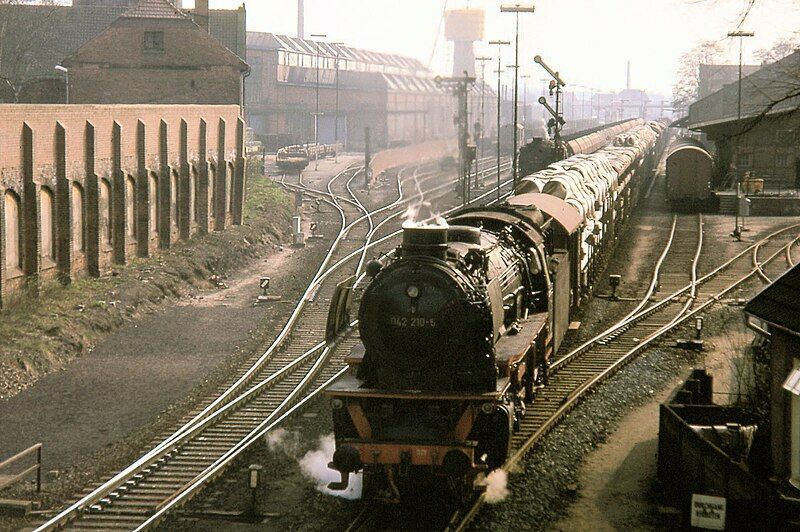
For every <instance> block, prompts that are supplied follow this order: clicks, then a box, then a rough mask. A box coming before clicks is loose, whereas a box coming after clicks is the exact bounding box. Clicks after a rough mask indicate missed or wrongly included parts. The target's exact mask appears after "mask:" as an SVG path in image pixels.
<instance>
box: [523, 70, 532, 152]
mask: <svg viewBox="0 0 800 532" xmlns="http://www.w3.org/2000/svg"><path fill="white" fill-rule="evenodd" d="M530 77H531V75H530V74H523V75H521V76H520V78H522V132H523V137H522V143H523V144H525V136H524V135H525V126H526V125H527V124H525V118H526V116H527V115H528V78H530Z"/></svg>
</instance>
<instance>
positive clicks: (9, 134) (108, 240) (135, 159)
mask: <svg viewBox="0 0 800 532" xmlns="http://www.w3.org/2000/svg"><path fill="white" fill-rule="evenodd" d="M244 164H245V163H244V122H243V121H242V119H241V117H240V112H239V107H238V106H236V105H0V306H2V304H3V303H4V302H7V301H8V300H9V299H10V298H12V297H14V295H15V294H17V293H18V292H20V291H21V290H22V289H23V288H26V287H27V288H30V289H32V290H34V291H35V290H36V288H37V287H38V286H39V284H40V283H41V282H42V281H47V280H53V279H57V280H59V281H61V282H62V283H68V282H70V280H71V279H73V278H75V277H76V276H94V277H97V276H100V275H102V274H103V273H104V272H105V271H107V270H108V269H109V268H110V267H111V266H112V265H114V264H125V263H126V262H127V261H128V260H130V258H132V257H148V256H151V255H152V254H154V253H157V252H158V250H160V249H168V248H170V247H171V246H172V245H174V244H175V243H176V242H178V241H179V240H186V239H189V238H190V237H191V236H192V235H194V234H205V233H207V232H208V231H222V230H225V229H226V228H227V227H229V226H230V225H238V224H241V222H242V207H243V203H244V191H245V182H244V180H245V171H244Z"/></svg>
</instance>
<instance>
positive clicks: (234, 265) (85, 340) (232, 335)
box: [0, 156, 357, 530]
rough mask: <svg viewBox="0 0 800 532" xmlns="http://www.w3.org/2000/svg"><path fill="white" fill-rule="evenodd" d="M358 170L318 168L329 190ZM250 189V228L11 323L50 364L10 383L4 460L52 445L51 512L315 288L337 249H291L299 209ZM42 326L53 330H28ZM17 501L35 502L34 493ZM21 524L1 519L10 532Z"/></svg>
mask: <svg viewBox="0 0 800 532" xmlns="http://www.w3.org/2000/svg"><path fill="white" fill-rule="evenodd" d="M355 160H357V157H355V156H343V157H340V158H339V162H338V163H334V162H333V161H332V160H325V161H321V162H320V168H319V172H318V174H319V175H320V176H323V177H326V178H327V177H329V176H330V175H333V174H335V173H338V172H339V171H341V169H343V168H345V167H346V166H348V165H350V164H352V163H353V162H354V161H355ZM252 167H253V168H257V165H252ZM272 170H275V172H277V169H271V168H269V167H268V168H267V171H268V172H269V171H272ZM313 174H314V172H313V171H312V172H309V175H313ZM250 177H251V179H250V183H249V190H248V194H249V196H248V201H249V202H250V205H249V207H250V209H249V213H250V215H249V217H248V218H247V219H246V220H245V224H244V225H243V226H241V227H238V228H235V229H234V230H231V231H226V232H224V233H213V234H210V235H208V236H206V237H199V238H195V239H193V240H192V241H190V242H189V243H188V244H186V245H183V246H181V247H178V248H176V249H174V250H173V251H170V252H167V253H164V254H160V255H159V256H158V257H156V258H154V259H150V260H148V261H140V262H136V263H133V264H132V265H130V266H128V267H124V268H121V269H120V271H119V274H118V275H116V276H113V277H108V278H104V279H102V280H95V281H88V280H87V281H79V282H78V283H75V284H76V285H78V286H73V287H70V288H68V289H67V290H66V292H67V294H66V297H65V298H64V300H63V301H59V300H57V299H55V298H51V299H49V300H48V301H50V306H49V307H48V308H41V307H44V304H43V303H42V305H41V306H39V305H38V303H39V302H38V301H37V302H36V303H37V305H36V306H33V304H31V306H30V307H27V306H23V305H20V307H19V308H17V309H12V310H11V311H10V312H9V313H8V314H7V316H8V321H6V320H5V319H4V322H3V323H4V325H3V327H4V328H5V327H6V326H9V328H10V325H11V323H13V324H14V326H15V327H16V331H17V333H16V334H17V336H15V338H17V339H19V338H37V337H41V338H42V341H41V343H40V344H34V345H33V346H32V347H33V348H31V347H29V348H28V349H27V350H26V354H27V356H28V357H31V353H33V354H34V355H38V356H39V357H41V360H42V362H36V361H35V360H32V359H31V358H28V359H26V360H25V363H24V364H23V362H22V361H18V362H19V368H18V369H17V368H13V369H14V371H10V370H7V369H6V368H4V371H3V372H2V373H0V374H2V378H3V379H4V382H3V386H2V389H3V395H2V398H0V426H3V427H4V428H5V427H8V430H2V431H0V448H2V449H6V450H21V449H24V448H26V447H27V446H29V445H32V444H33V443H36V442H42V443H43V444H44V451H43V471H44V475H43V480H44V487H43V494H42V495H43V496H42V503H43V504H44V505H45V506H47V505H50V504H52V503H53V501H58V500H62V499H63V498H65V497H66V498H69V497H71V496H74V494H75V493H78V492H79V491H80V490H81V489H83V488H84V487H85V486H86V485H87V484H89V483H91V482H92V481H96V480H97V479H98V478H99V477H100V476H101V475H102V474H107V473H108V472H109V471H112V470H114V469H117V468H119V467H120V466H122V465H124V464H126V463H129V462H130V461H132V460H133V459H134V458H135V457H136V456H138V454H137V453H139V452H141V450H142V449H145V448H146V447H147V445H148V442H150V441H151V440H152V439H153V438H154V437H156V436H157V435H158V434H159V433H160V432H162V431H163V430H165V427H169V426H171V425H172V424H174V423H175V422H176V420H177V419H179V418H180V417H181V416H183V415H184V414H185V413H186V411H188V410H189V409H191V408H192V407H193V406H194V405H195V404H196V402H197V401H198V400H199V398H201V397H205V396H208V395H210V394H213V393H214V392H213V390H214V389H216V387H217V386H218V385H219V383H220V382H221V381H222V380H224V379H225V378H226V377H227V376H228V374H229V373H230V371H231V368H233V367H236V366H237V365H238V364H240V363H241V360H242V359H243V358H244V357H246V356H247V355H249V354H250V353H251V352H252V351H255V350H258V349H259V348H260V347H261V346H262V345H263V344H264V342H265V341H266V340H267V339H268V338H271V336H270V335H271V334H273V331H274V330H275V329H276V328H278V327H279V326H280V324H281V323H282V322H283V321H285V320H286V318H287V313H288V311H289V310H290V308H291V305H287V303H288V302H291V301H293V300H295V299H297V297H299V295H300V294H301V293H302V291H303V290H304V289H305V287H306V286H307V284H308V282H309V280H310V278H311V276H312V275H313V273H314V271H316V264H317V263H319V261H320V260H321V259H322V256H323V255H324V253H325V250H326V244H325V242H324V241H323V240H309V241H308V243H307V245H306V246H305V247H304V248H302V249H295V248H293V247H292V246H291V245H290V244H291V229H290V221H291V220H290V217H291V214H292V209H291V205H292V203H293V201H294V199H293V198H291V197H289V196H288V195H286V194H285V193H284V192H282V191H281V190H280V188H279V187H278V186H277V185H276V184H275V183H274V182H272V181H270V180H267V179H265V178H263V177H261V176H258V175H251V176H250ZM323 234H324V233H323ZM261 275H268V276H270V277H271V290H270V294H272V295H276V296H280V299H279V300H278V301H274V302H271V303H268V304H264V305H258V306H256V305H254V302H255V301H256V298H257V296H258V295H259V294H260V293H261V290H260V288H259V285H258V281H259V276H261ZM53 289H54V290H56V289H58V288H53ZM40 301H41V302H44V301H45V299H44V298H42V299H41V300H40ZM101 302H102V303H104V304H101ZM53 305H55V306H53ZM43 314H44V315H47V317H48V319H43V320H39V321H33V320H30V316H41V315H43ZM4 318H5V316H4ZM51 321H53V322H56V323H57V324H58V323H64V324H69V329H67V328H66V326H64V328H63V329H57V330H49V331H44V330H42V329H43V327H44V328H45V329H49V328H50V327H53V328H55V327H58V325H46V324H47V323H49V322H51ZM9 322H11V323H9ZM25 323H28V324H29V325H27V326H26V325H25ZM43 323H44V324H45V325H43ZM4 332H5V333H8V331H4ZM9 334H10V333H9ZM76 338H77V340H76ZM76 342H79V343H80V345H79V346H75V345H73V344H74V343H76ZM4 345H8V344H4ZM12 345H13V344H12ZM4 351H5V353H4V355H8V349H4ZM51 353H59V356H58V357H56V356H55V355H51ZM26 370H27V371H26ZM156 390H157V393H156ZM54 427H57V430H54ZM87 434H91V435H92V436H91V438H87V437H86V435H87ZM13 495H18V496H19V497H20V498H30V495H31V491H30V485H28V486H25V487H24V488H23V489H19V490H17V492H16V493H13ZM21 524H22V523H21V522H19V521H17V520H16V519H0V530H2V529H16V528H17V527H18V526H20V525H21Z"/></svg>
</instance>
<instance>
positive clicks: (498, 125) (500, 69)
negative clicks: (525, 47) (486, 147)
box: [489, 41, 511, 201]
mask: <svg viewBox="0 0 800 532" xmlns="http://www.w3.org/2000/svg"><path fill="white" fill-rule="evenodd" d="M489 44H495V45H497V201H500V111H501V107H500V106H501V99H500V82H501V80H502V78H501V77H500V74H502V73H503V69H502V68H501V66H502V63H500V55H501V51H502V49H501V48H500V47H501V46H503V45H506V44H511V41H489Z"/></svg>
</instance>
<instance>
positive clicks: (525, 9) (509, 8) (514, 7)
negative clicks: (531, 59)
mask: <svg viewBox="0 0 800 532" xmlns="http://www.w3.org/2000/svg"><path fill="white" fill-rule="evenodd" d="M534 10H535V8H534V7H533V5H524V4H502V5H501V6H500V12H501V13H514V15H515V16H516V32H515V36H514V141H513V142H514V147H513V149H512V158H511V178H512V179H513V180H514V186H515V187H516V186H517V179H518V176H517V106H518V102H519V87H518V86H519V14H520V13H533V12H534Z"/></svg>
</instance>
